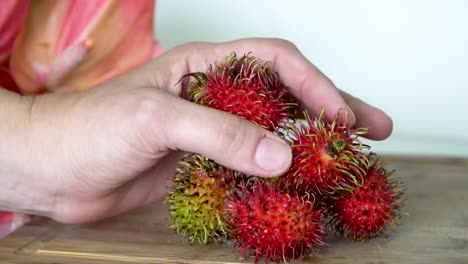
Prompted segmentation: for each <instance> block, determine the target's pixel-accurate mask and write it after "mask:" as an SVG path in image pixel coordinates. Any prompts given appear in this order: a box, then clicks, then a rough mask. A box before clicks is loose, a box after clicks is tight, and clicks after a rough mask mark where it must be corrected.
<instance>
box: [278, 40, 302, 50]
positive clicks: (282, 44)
mask: <svg viewBox="0 0 468 264" xmlns="http://www.w3.org/2000/svg"><path fill="white" fill-rule="evenodd" d="M274 41H275V42H276V43H275V46H277V47H279V48H281V49H284V50H297V49H298V48H297V46H296V44H294V43H293V42H291V41H290V40H287V39H280V38H278V39H275V40H274Z"/></svg>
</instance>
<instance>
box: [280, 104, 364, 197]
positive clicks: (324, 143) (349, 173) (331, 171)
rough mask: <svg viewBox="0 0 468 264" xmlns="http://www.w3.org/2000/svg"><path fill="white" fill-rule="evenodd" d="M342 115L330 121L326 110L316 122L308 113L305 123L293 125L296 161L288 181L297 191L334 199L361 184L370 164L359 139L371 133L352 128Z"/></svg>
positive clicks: (287, 178)
mask: <svg viewBox="0 0 468 264" xmlns="http://www.w3.org/2000/svg"><path fill="white" fill-rule="evenodd" d="M339 114H340V112H339V113H338V114H337V115H336V117H335V119H334V120H332V121H331V122H328V121H326V120H325V119H324V111H323V110H322V111H321V112H320V114H319V115H318V116H317V117H316V118H315V119H314V120H313V119H312V118H310V116H309V115H308V114H307V112H306V113H305V119H306V120H305V122H303V123H300V124H298V125H297V126H296V124H295V125H294V126H291V128H290V130H289V132H288V138H289V140H290V142H291V147H292V153H293V162H292V165H291V167H290V169H289V171H288V172H287V173H286V174H285V176H284V178H285V181H286V182H287V183H288V184H290V185H292V186H293V187H294V188H296V189H297V190H299V191H306V192H311V193H314V194H316V195H317V196H320V197H322V198H330V197H337V196H341V194H342V193H343V192H344V191H350V190H352V189H354V188H355V187H356V186H359V185H360V184H361V182H362V177H363V174H364V172H365V168H366V167H367V163H368V161H367V159H366V156H365V154H364V153H363V152H362V150H363V148H364V147H365V146H364V145H363V144H362V143H361V142H360V141H359V139H358V137H359V136H360V135H363V134H365V133H366V132H367V131H366V129H363V128H360V129H350V128H348V127H347V125H346V122H347V121H346V120H345V121H344V122H340V117H339Z"/></svg>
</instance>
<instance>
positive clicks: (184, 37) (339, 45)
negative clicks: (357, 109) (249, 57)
mask: <svg viewBox="0 0 468 264" xmlns="http://www.w3.org/2000/svg"><path fill="white" fill-rule="evenodd" d="M467 12H468V1H462V0H460V1H429V0H428V1H422V0H420V1H403V0H392V1H390V0H389V1H373V0H368V1H338V0H332V1H330V0H328V1H305V0H304V1H266V0H263V1H258V0H257V1H249V0H241V1H239V0H237V1H216V0H197V1H193V0H192V1H189V0H172V1H171V0H158V2H157V7H156V37H157V38H158V39H159V40H160V41H161V42H162V44H163V46H164V48H165V49H169V48H172V47H174V46H176V45H178V44H181V43H184V42H189V41H194V40H198V41H227V40H232V39H236V38H243V37H252V36H258V37H279V38H285V39H288V40H290V41H292V42H294V43H295V44H296V45H297V46H298V47H299V48H300V49H301V51H302V52H303V53H304V54H305V55H306V56H307V57H308V58H309V59H310V60H311V61H312V62H313V63H314V64H315V65H317V66H318V67H319V68H320V69H321V70H322V71H323V72H325V73H326V74H327V75H328V76H329V77H330V78H331V79H332V80H333V81H334V83H335V84H336V85H337V86H338V87H340V88H342V89H344V90H346V91H348V92H350V93H352V94H354V95H356V96H358V97H361V98H362V99H364V100H366V101H368V102H369V103H371V104H373V105H375V106H378V107H380V108H382V109H384V111H386V112H387V113H388V114H389V115H390V116H391V117H392V118H393V119H394V124H395V126H394V133H393V134H392V136H391V137H390V138H389V139H388V140H385V141H382V142H369V143H370V144H372V146H373V149H374V151H377V152H379V153H403V154H424V155H449V156H466V157H468V118H467V116H468V104H467V101H468V13H467Z"/></svg>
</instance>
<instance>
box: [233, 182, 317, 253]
mask: <svg viewBox="0 0 468 264" xmlns="http://www.w3.org/2000/svg"><path fill="white" fill-rule="evenodd" d="M314 202H315V201H314V200H313V196H309V195H307V194H303V195H299V194H298V193H296V192H294V191H285V190H279V189H276V188H275V185H274V184H272V183H271V182H268V181H262V180H259V179H257V180H254V181H253V183H245V182H244V183H241V184H240V185H238V188H236V189H235V190H234V191H233V192H232V193H230V194H229V195H228V196H226V200H225V208H224V214H225V217H226V221H227V222H228V223H229V225H230V227H231V237H232V239H233V241H234V246H236V247H238V248H239V254H240V255H241V256H244V257H245V256H248V255H253V256H255V262H257V261H258V260H259V258H261V257H263V258H265V261H269V260H272V261H278V260H284V261H288V260H292V259H297V258H300V257H303V256H307V255H309V254H311V253H314V252H315V246H318V245H323V244H324V242H323V239H324V238H325V236H326V232H325V221H324V214H323V210H322V209H317V208H316V206H315V204H314Z"/></svg>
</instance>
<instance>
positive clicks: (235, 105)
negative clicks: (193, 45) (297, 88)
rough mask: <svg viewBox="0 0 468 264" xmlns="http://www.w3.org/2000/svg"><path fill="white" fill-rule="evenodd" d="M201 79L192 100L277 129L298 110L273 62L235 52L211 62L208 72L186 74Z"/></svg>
mask: <svg viewBox="0 0 468 264" xmlns="http://www.w3.org/2000/svg"><path fill="white" fill-rule="evenodd" d="M187 76H192V77H194V78H195V79H196V80H197V81H196V82H192V83H191V84H190V85H189V90H188V92H189V97H190V99H191V101H193V102H195V103H197V104H201V105H204V106H208V107H211V108H215V109H218V110H222V111H225V112H229V113H231V114H234V115H238V116H241V117H244V118H246V119H248V120H250V121H251V122H254V123H256V124H258V125H260V126H262V127H264V128H267V129H269V130H272V131H273V130H275V129H276V128H277V127H278V126H281V125H282V124H283V123H285V122H286V121H287V120H288V119H289V118H290V117H292V116H294V115H295V113H296V106H297V103H296V102H295V99H294V97H293V96H291V95H290V94H289V93H288V91H287V87H286V86H285V85H284V84H282V83H281V81H280V80H279V77H278V74H277V73H276V72H274V71H272V70H271V69H270V67H269V64H268V63H266V62H262V61H260V60H259V59H257V58H255V57H253V56H250V55H244V56H243V57H241V58H237V57H236V54H235V53H231V54H230V55H229V56H227V57H225V59H224V61H222V62H221V63H215V65H214V67H213V65H209V67H208V72H207V73H206V74H205V73H202V72H196V73H190V74H187V75H184V76H183V78H184V77H187Z"/></svg>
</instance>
